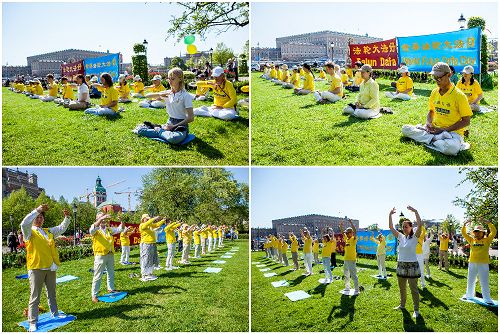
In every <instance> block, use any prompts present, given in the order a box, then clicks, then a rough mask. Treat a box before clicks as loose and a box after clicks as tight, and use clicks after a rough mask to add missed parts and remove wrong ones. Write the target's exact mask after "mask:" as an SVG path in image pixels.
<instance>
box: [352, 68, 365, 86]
mask: <svg viewBox="0 0 500 334" xmlns="http://www.w3.org/2000/svg"><path fill="white" fill-rule="evenodd" d="M362 82H363V77H362V76H361V72H360V71H357V72H356V74H355V75H354V84H355V85H356V86H359V85H361V83H362Z"/></svg>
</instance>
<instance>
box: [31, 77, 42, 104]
mask: <svg viewBox="0 0 500 334" xmlns="http://www.w3.org/2000/svg"><path fill="white" fill-rule="evenodd" d="M32 93H33V95H31V96H30V98H31V99H40V97H41V96H42V95H43V87H42V84H41V82H40V80H38V79H35V80H33V90H32Z"/></svg>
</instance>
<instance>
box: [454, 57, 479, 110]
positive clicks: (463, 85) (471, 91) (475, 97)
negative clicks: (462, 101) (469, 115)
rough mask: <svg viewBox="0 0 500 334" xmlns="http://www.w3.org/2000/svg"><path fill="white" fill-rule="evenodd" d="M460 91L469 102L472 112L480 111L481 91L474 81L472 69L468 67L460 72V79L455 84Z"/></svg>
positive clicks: (477, 83)
mask: <svg viewBox="0 0 500 334" xmlns="http://www.w3.org/2000/svg"><path fill="white" fill-rule="evenodd" d="M457 88H458V89H460V90H461V91H462V92H463V93H464V94H465V96H467V101H469V105H470V108H471V109H472V111H480V110H481V107H479V102H481V99H482V98H483V90H482V89H481V85H480V84H479V82H478V81H477V80H475V79H474V67H472V66H470V65H468V66H465V67H464V69H463V70H462V79H460V81H459V82H458V83H457Z"/></svg>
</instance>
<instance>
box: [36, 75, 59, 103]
mask: <svg viewBox="0 0 500 334" xmlns="http://www.w3.org/2000/svg"><path fill="white" fill-rule="evenodd" d="M47 88H48V90H49V92H48V94H47V95H44V96H40V100H41V101H43V102H50V101H54V100H55V99H56V98H57V94H59V86H58V85H57V83H56V82H55V81H54V75H53V74H47Z"/></svg>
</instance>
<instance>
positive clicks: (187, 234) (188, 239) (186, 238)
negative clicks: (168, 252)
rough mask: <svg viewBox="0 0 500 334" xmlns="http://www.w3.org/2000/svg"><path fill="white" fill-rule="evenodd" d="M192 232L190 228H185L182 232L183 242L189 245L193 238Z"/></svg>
mask: <svg viewBox="0 0 500 334" xmlns="http://www.w3.org/2000/svg"><path fill="white" fill-rule="evenodd" d="M192 233H193V232H191V231H188V230H183V231H182V232H181V234H182V243H183V244H185V245H187V244H189V243H190V242H191V238H192Z"/></svg>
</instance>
